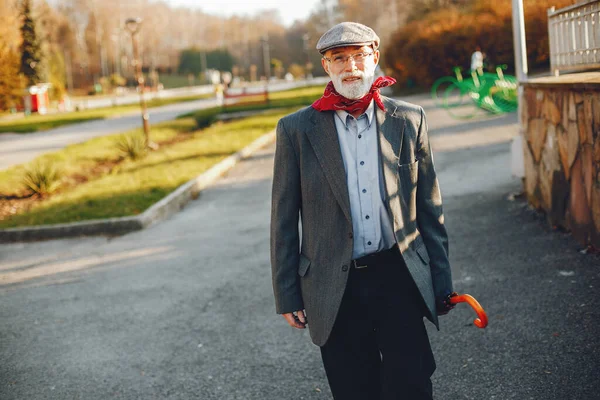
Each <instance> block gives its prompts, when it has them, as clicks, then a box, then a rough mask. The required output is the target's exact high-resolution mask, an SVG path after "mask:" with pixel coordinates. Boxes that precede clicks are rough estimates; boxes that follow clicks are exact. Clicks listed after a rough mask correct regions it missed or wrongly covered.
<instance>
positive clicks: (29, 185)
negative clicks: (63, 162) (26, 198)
mask: <svg viewBox="0 0 600 400" xmlns="http://www.w3.org/2000/svg"><path fill="white" fill-rule="evenodd" d="M60 179H61V173H60V172H59V171H58V169H57V168H56V167H55V166H54V165H53V164H51V163H45V164H40V163H35V164H33V165H31V166H30V167H27V168H26V169H25V174H24V175H23V180H22V182H23V185H24V186H25V188H26V189H29V190H30V191H32V192H33V193H37V194H39V195H42V196H43V195H47V194H51V193H53V192H55V191H56V190H57V189H58V188H59V186H60Z"/></svg>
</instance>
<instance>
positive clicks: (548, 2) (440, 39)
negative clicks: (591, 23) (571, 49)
mask: <svg viewBox="0 0 600 400" xmlns="http://www.w3.org/2000/svg"><path fill="white" fill-rule="evenodd" d="M573 3H574V0H525V1H524V14H525V31H526V39H527V56H528V57H527V58H528V64H529V68H530V69H531V70H535V69H540V68H547V67H548V60H549V46H548V14H547V9H548V8H550V7H551V6H556V8H562V7H565V6H567V5H570V4H573ZM477 47H480V48H481V50H482V52H484V53H485V54H486V61H487V63H488V65H490V67H494V66H496V65H501V64H507V65H508V72H513V71H514V51H513V34H512V6H511V0H497V1H495V2H489V1H485V0H480V1H477V2H476V3H475V4H474V5H473V6H472V7H469V8H462V9H461V8H457V7H448V8H445V9H441V10H438V11H435V12H432V13H430V14H428V15H427V16H426V17H425V18H423V19H421V20H417V21H413V22H411V23H409V24H407V25H405V26H403V27H402V28H400V29H399V30H397V31H396V32H395V33H394V34H393V35H392V38H391V40H390V44H389V45H388V46H387V48H386V49H385V51H384V53H383V54H384V57H385V63H386V65H387V67H388V68H389V69H390V70H391V74H392V75H393V76H394V77H395V78H396V79H397V80H398V82H399V83H406V82H408V81H414V82H415V83H416V84H417V85H420V86H428V85H431V84H432V83H433V81H434V80H435V79H437V78H439V77H442V76H445V75H452V74H453V72H452V71H453V70H452V68H453V67H455V66H460V67H462V68H463V69H464V70H468V69H469V68H470V60H471V54H472V53H473V51H474V50H475V48H477ZM492 70H493V69H492Z"/></svg>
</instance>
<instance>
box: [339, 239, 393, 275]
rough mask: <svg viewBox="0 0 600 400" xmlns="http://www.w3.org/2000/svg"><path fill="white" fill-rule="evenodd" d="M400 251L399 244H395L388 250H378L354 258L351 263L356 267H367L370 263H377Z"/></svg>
mask: <svg viewBox="0 0 600 400" xmlns="http://www.w3.org/2000/svg"><path fill="white" fill-rule="evenodd" d="M397 251H398V245H397V244H395V245H394V246H392V247H391V248H389V249H387V250H382V251H378V252H377V253H371V254H367V255H366V256H362V257H360V258H357V259H355V260H352V262H351V265H352V267H354V268H356V269H362V268H367V267H368V266H369V265H373V264H377V263H380V262H383V261H386V260H389V259H390V256H393V255H394V254H395V253H396V252H397Z"/></svg>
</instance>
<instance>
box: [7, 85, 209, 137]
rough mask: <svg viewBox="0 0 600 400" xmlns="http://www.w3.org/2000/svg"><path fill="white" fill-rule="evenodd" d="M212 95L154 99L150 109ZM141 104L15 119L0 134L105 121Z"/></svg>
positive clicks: (149, 103)
mask: <svg viewBox="0 0 600 400" xmlns="http://www.w3.org/2000/svg"><path fill="white" fill-rule="evenodd" d="M212 96H213V95H212V94H208V95H203V96H186V97H176V98H169V99H154V100H151V101H149V102H148V103H147V104H148V107H159V106H164V105H167V104H173V103H182V102H186V101H193V100H198V99H202V98H208V97H212ZM139 109H140V105H139V104H137V103H136V104H128V105H123V106H116V107H106V108H97V109H92V110H85V111H73V112H69V113H60V114H50V115H39V114H33V115H30V116H28V117H24V118H19V119H13V120H6V121H3V120H0V133H1V132H15V133H31V132H39V131H45V130H48V129H52V128H58V127H60V126H64V125H70V124H77V123H80V122H86V121H92V120H97V119H104V118H108V117H112V116H115V115H119V114H123V113H127V112H131V111H135V110H139Z"/></svg>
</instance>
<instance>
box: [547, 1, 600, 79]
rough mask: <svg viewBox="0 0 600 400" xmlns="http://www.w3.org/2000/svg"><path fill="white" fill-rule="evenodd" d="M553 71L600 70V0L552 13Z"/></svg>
mask: <svg viewBox="0 0 600 400" xmlns="http://www.w3.org/2000/svg"><path fill="white" fill-rule="evenodd" d="M548 35H549V38H550V70H551V72H552V73H553V74H554V75H557V76H558V74H559V72H560V71H580V70H588V69H595V68H600V0H591V1H587V2H584V3H579V4H576V5H573V6H569V7H565V8H561V9H560V10H556V9H555V8H554V7H552V8H551V9H549V10H548Z"/></svg>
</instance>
